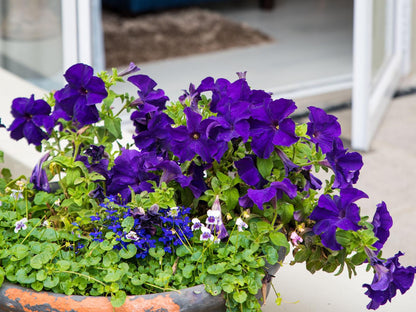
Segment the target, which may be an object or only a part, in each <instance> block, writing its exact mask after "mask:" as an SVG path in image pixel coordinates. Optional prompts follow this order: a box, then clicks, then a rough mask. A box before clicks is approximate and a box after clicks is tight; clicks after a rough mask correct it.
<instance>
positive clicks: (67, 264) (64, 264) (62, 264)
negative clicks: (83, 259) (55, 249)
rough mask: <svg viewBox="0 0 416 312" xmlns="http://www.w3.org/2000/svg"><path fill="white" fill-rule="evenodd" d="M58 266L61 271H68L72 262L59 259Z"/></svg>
mask: <svg viewBox="0 0 416 312" xmlns="http://www.w3.org/2000/svg"><path fill="white" fill-rule="evenodd" d="M56 267H57V268H58V270H60V271H67V270H69V268H70V267H71V262H69V261H67V260H59V261H58V262H56Z"/></svg>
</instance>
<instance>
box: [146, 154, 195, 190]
mask: <svg viewBox="0 0 416 312" xmlns="http://www.w3.org/2000/svg"><path fill="white" fill-rule="evenodd" d="M149 169H150V170H162V175H161V176H160V180H159V182H160V183H162V182H165V183H169V182H170V181H173V180H175V181H176V182H178V183H179V184H180V185H181V187H187V186H189V184H190V183H191V181H192V177H187V176H185V175H184V174H183V173H182V170H181V167H179V165H178V164H177V163H176V162H174V161H173V160H163V161H162V162H160V163H159V164H157V165H156V166H155V167H154V168H149Z"/></svg>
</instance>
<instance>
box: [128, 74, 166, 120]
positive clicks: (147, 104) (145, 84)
mask: <svg viewBox="0 0 416 312" xmlns="http://www.w3.org/2000/svg"><path fill="white" fill-rule="evenodd" d="M127 80H128V81H129V82H131V83H132V84H134V85H135V86H136V87H138V88H139V91H137V94H138V95H139V98H138V99H136V100H134V101H133V103H132V105H138V106H139V108H140V109H141V110H145V111H147V112H149V111H152V110H159V111H162V110H164V109H165V108H166V106H165V105H166V102H167V101H168V100H169V98H168V97H167V96H166V95H165V92H164V91H163V90H162V89H157V90H155V89H154V88H155V87H156V86H157V83H156V82H155V81H154V80H153V79H151V78H150V77H149V76H147V75H134V76H130V77H129V78H128V79H127ZM152 107H153V108H152Z"/></svg>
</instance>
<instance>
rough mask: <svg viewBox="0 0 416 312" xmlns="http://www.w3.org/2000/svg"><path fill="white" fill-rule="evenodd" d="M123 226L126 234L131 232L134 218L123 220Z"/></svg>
mask: <svg viewBox="0 0 416 312" xmlns="http://www.w3.org/2000/svg"><path fill="white" fill-rule="evenodd" d="M121 226H122V227H123V229H124V231H125V232H130V230H131V229H132V228H133V226H134V218H133V217H127V218H125V219H124V220H123V222H122V223H121Z"/></svg>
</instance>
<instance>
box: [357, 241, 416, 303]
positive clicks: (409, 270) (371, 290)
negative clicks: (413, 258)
mask: <svg viewBox="0 0 416 312" xmlns="http://www.w3.org/2000/svg"><path fill="white" fill-rule="evenodd" d="M366 252H367V254H369V256H370V264H371V266H372V267H373V268H374V271H375V274H374V278H373V281H372V283H371V285H369V284H364V285H363V287H366V288H367V291H366V292H365V294H366V295H367V296H368V297H370V299H371V301H370V303H369V304H368V305H367V309H373V310H375V309H377V308H378V307H379V306H380V305H383V304H385V303H386V302H387V300H388V301H391V299H392V298H393V297H394V296H396V293H397V290H400V292H401V293H402V294H404V293H405V292H406V291H407V290H408V289H409V288H410V287H411V286H412V284H413V280H414V277H415V273H416V267H411V266H408V267H403V266H401V265H400V263H399V257H400V256H402V255H403V253H401V252H398V253H397V254H396V255H394V257H392V258H389V259H387V260H385V261H381V260H380V259H378V258H377V257H376V256H375V255H374V253H373V252H372V251H371V250H368V249H366Z"/></svg>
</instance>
